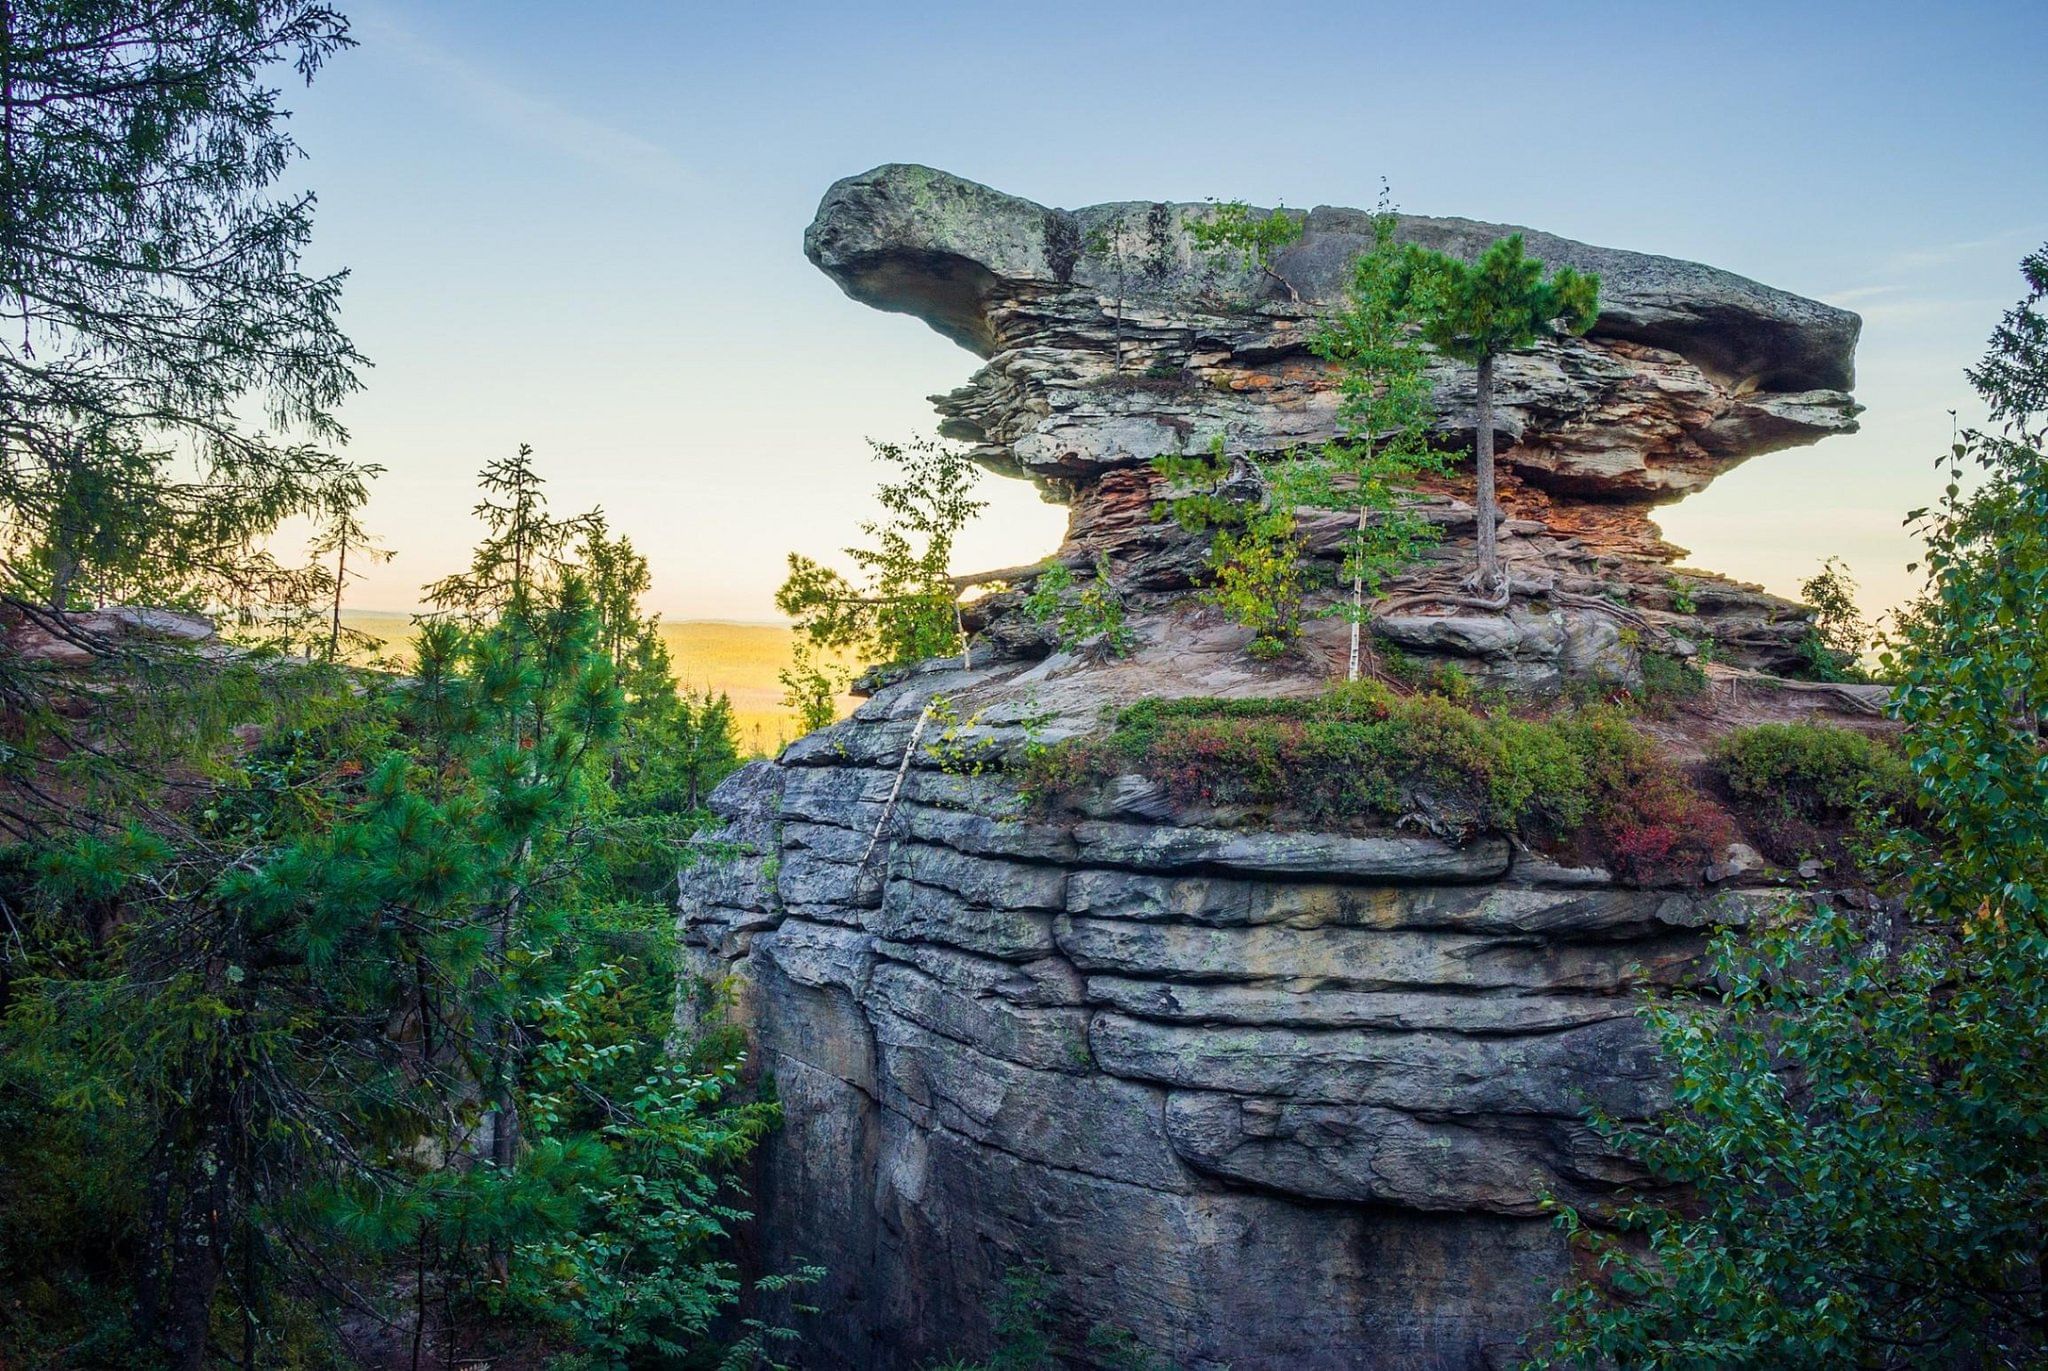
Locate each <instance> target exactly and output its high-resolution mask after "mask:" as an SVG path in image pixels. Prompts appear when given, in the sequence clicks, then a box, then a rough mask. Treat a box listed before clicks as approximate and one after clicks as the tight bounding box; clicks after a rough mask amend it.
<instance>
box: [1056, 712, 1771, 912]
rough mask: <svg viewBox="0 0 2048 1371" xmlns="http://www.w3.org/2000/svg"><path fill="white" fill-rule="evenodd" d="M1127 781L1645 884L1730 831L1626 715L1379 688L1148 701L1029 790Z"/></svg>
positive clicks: (1692, 863) (1699, 861) (1180, 798)
mask: <svg viewBox="0 0 2048 1371" xmlns="http://www.w3.org/2000/svg"><path fill="white" fill-rule="evenodd" d="M1127 772H1128V773H1133V774H1137V775H1142V776H1146V777H1148V778H1150V779H1152V780H1154V781H1156V782H1158V783H1159V784H1160V785H1162V786H1163V787H1164V788H1165V789H1166V791H1167V793H1168V795H1169V796H1171V797H1172V798H1173V800H1174V801H1175V802H1176V803H1177V804H1180V805H1182V806H1186V807H1191V808H1192V807H1230V808H1246V809H1250V810H1253V811H1255V812H1257V813H1259V814H1262V815H1264V816H1266V817H1267V818H1269V819H1270V820H1272V821H1273V822H1275V823H1283V822H1284V823H1294V822H1308V823H1315V824H1322V825H1336V826H1345V825H1363V826H1369V827H1381V826H1385V825H1388V824H1406V825H1416V826H1420V827H1423V828H1426V829H1428V830H1429V831H1431V832H1434V833H1437V834H1439V835H1441V836H1443V837H1446V838H1449V839H1452V840H1454V841H1462V840H1465V839H1468V838H1470V837H1472V836H1473V835H1475V834H1478V833H1482V832H1500V833H1510V834H1515V835H1517V836H1519V837H1522V838H1524V839H1526V840H1529V841H1533V842H1540V843H1545V844H1552V845H1557V846H1560V847H1563V848H1566V849H1569V850H1572V851H1575V852H1583V853H1584V854H1585V855H1586V856H1588V857H1591V858H1594V859H1597V860H1600V861H1603V862H1606V863H1608V864H1610V865H1611V866H1612V867H1613V868H1614V869H1615V870H1616V871H1617V872H1618V873H1619V874H1620V875H1622V876H1623V877H1625V878H1626V879H1629V880H1634V881H1640V882H1649V881H1655V880H1666V879H1687V878H1689V877H1691V876H1692V875H1693V874H1695V873H1696V872H1697V871H1698V869H1699V868H1700V866H1701V865H1703V864H1704V862H1705V861H1706V860H1708V859H1709V858H1710V857H1711V856H1712V855H1714V854H1716V853H1718V851H1719V849H1720V847H1721V846H1722V845H1724V844H1725V843H1726V842H1727V840H1728V837H1729V836H1730V832H1729V829H1728V827H1727V824H1726V821H1725V819H1722V818H1721V817H1720V816H1719V815H1718V814H1717V813H1716V812H1715V811H1714V810H1713V809H1712V808H1711V806H1709V805H1707V804H1706V803H1705V802H1704V801H1703V800H1702V799H1701V797H1699V796H1698V795H1697V794H1696V793H1695V792H1694V791H1693V790H1692V788H1691V787H1690V786H1689V785H1688V784H1687V783H1686V781H1685V778H1684V777H1683V776H1682V775H1681V774H1680V773H1679V772H1678V771H1677V770H1676V768H1674V767H1673V766H1672V765H1671V764H1670V763H1669V762H1668V761H1666V760H1665V759H1664V758H1663V757H1662V756H1661V755H1660V754H1659V753H1658V752H1657V750H1656V748H1655V746H1654V744H1652V742H1651V741H1650V740H1649V739H1648V738H1647V737H1645V736H1644V735H1643V734H1641V733H1639V732H1638V731H1637V730H1636V729H1635V728H1633V727H1632V726H1631V725H1630V724H1629V723H1628V721H1627V719H1626V718H1625V717H1624V716H1623V715H1621V714H1620V713H1619V712H1618V711H1616V710H1613V709H1611V708H1605V709H1602V708H1596V709H1588V710H1585V711H1581V712H1579V713H1577V714H1571V715H1565V716H1561V717H1559V718H1557V719H1554V720H1528V719H1521V718H1516V717H1514V716H1512V715H1508V714H1498V715H1488V714H1482V713H1477V712H1474V711H1473V710H1471V709H1469V708H1466V707H1465V706H1463V705H1461V704H1459V703H1456V702H1454V701H1453V700H1450V699H1446V698H1444V697H1443V696H1440V695H1416V696H1410V697H1402V696H1397V695H1394V694H1393V693H1392V692H1390V691H1388V690H1387V689H1386V688H1385V687H1383V686H1380V685H1378V684H1377V683H1375V682H1372V681H1360V682H1354V683H1349V684H1346V685H1344V686H1341V687H1338V688H1336V689H1333V690H1331V691H1329V692H1327V693H1326V694H1324V695H1321V696H1318V697H1316V698H1315V699H1313V700H1308V701H1301V700H1273V699H1250V700H1214V699H1183V700H1157V699H1155V700H1142V701H1140V702H1138V703H1137V704H1134V705H1131V706H1129V707H1128V708H1126V709H1124V710H1123V711H1121V712H1120V713H1119V714H1118V715H1117V718H1116V722H1115V726H1114V728H1113V729H1112V730H1111V731H1110V732H1109V733H1108V734H1107V735H1104V736H1098V737H1090V738H1081V739H1075V740H1072V741H1070V742H1067V743H1063V744H1060V745H1058V746H1055V747H1052V748H1049V749H1047V750H1046V751H1045V752H1044V753H1043V754H1042V755H1041V756H1040V757H1038V758H1037V759H1035V760H1034V761H1033V763H1032V778H1031V786H1032V789H1033V791H1034V793H1036V794H1039V795H1046V796H1049V795H1056V794H1058V793H1061V792H1063V791H1068V790H1072V789H1075V788H1078V787H1080V786H1083V785H1088V784H1095V783H1099V782H1102V781H1106V780H1108V779H1110V778H1112V777H1114V776H1117V775H1121V774H1124V773H1127Z"/></svg>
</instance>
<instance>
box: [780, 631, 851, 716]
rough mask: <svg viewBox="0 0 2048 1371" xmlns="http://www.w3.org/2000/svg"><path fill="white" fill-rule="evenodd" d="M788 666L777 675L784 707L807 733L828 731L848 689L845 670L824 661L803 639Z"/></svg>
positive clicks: (799, 641) (798, 642) (796, 645)
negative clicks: (826, 729)
mask: <svg viewBox="0 0 2048 1371" xmlns="http://www.w3.org/2000/svg"><path fill="white" fill-rule="evenodd" d="M790 652H791V658H790V663H789V665H788V666H786V667H784V668H782V670H780V671H778V672H776V673H775V678H776V679H777V680H779V681H781V682H782V703H783V706H784V707H785V708H787V709H788V710H790V712H792V713H793V714H795V715H796V717H797V722H798V723H799V724H800V725H801V726H802V727H803V731H804V732H806V733H816V732H817V731H818V730H819V729H821V728H829V727H830V726H831V724H832V721H833V720H834V719H836V718H838V717H839V696H840V695H841V694H843V693H844V692H845V690H846V686H847V674H846V670H845V668H843V667H839V666H836V665H834V664H832V663H831V662H828V661H825V660H823V659H822V658H821V657H820V656H819V654H818V653H816V652H815V651H813V650H812V648H811V645H810V644H809V643H808V642H805V641H803V640H801V639H799V640H798V641H797V643H796V644H795V646H794V647H792V648H791V649H790Z"/></svg>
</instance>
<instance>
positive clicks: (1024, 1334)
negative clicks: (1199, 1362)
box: [932, 1262, 1170, 1371]
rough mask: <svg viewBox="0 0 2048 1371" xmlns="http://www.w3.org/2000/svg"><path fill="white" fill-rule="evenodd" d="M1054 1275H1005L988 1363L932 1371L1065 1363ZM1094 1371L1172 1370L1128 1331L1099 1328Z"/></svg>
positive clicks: (1024, 1269) (1029, 1370) (1094, 1335)
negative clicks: (1056, 1332) (1057, 1331)
mask: <svg viewBox="0 0 2048 1371" xmlns="http://www.w3.org/2000/svg"><path fill="white" fill-rule="evenodd" d="M1051 1295H1052V1271H1051V1269H1050V1268H1049V1267H1047V1266H1046V1265H1045V1264H1044V1263H1043V1262H1025V1263H1021V1264H1019V1265H1017V1266H1013V1267H1011V1268H1009V1269H1008V1270H1007V1271H1005V1272H1004V1273H1003V1279H1002V1283H1001V1285H1000V1286H999V1287H998V1289H997V1291H996V1295H995V1298H994V1299H993V1300H992V1301H990V1304H989V1324H990V1331H991V1333H992V1335H993V1336H992V1338H991V1341H992V1342H993V1343H994V1345H995V1350H994V1351H993V1352H992V1353H991V1354H990V1355H989V1357H988V1359H987V1360H986V1361H980V1362H966V1361H960V1360H957V1359H956V1360H953V1361H949V1362H946V1363H944V1364H943V1365H940V1366H936V1367H933V1368H932V1371H1053V1368H1054V1367H1057V1366H1060V1365H1062V1364H1063V1363H1064V1361H1065V1359H1064V1358H1063V1357H1062V1356H1061V1355H1060V1353H1061V1348H1060V1345H1059V1342H1058V1340H1057V1339H1056V1338H1055V1337H1054V1336H1053V1328H1052V1310H1051ZM1086 1351H1087V1357H1088V1360H1089V1362H1090V1364H1091V1365H1096V1366H1102V1367H1107V1368H1110V1371H1165V1368H1166V1367H1168V1366H1169V1365H1170V1363H1169V1362H1167V1361H1166V1360H1165V1359H1164V1358H1161V1357H1158V1356H1156V1355H1155V1354H1153V1353H1152V1352H1151V1350H1150V1349H1148V1348H1147V1347H1146V1346H1145V1345H1144V1343H1142V1342H1141V1341H1139V1339H1138V1338H1137V1336H1136V1335H1135V1334H1133V1333H1131V1332H1130V1330H1128V1329H1124V1328H1115V1327H1112V1326H1110V1325H1107V1324H1096V1325H1095V1326H1094V1327H1092V1328H1090V1329H1089V1330H1088V1338H1087V1346H1086Z"/></svg>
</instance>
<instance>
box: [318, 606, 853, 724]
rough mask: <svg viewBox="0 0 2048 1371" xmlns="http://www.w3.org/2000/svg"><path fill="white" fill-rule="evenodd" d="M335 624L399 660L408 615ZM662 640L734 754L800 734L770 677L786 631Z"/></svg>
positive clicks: (700, 632) (688, 626)
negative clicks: (732, 732)
mask: <svg viewBox="0 0 2048 1371" xmlns="http://www.w3.org/2000/svg"><path fill="white" fill-rule="evenodd" d="M342 622H343V623H345V624H347V625H348V626H349V627H350V628H353V629H355V630H357V631H358V632H360V633H363V634H366V635H368V636H369V637H372V638H375V639H376V640H377V641H378V642H380V643H384V644H387V645H388V648H387V655H389V656H390V657H392V658H394V659H396V660H398V661H401V662H402V661H404V660H405V657H406V651H405V644H406V643H407V642H408V641H409V640H410V639H411V637H412V632H413V621H412V616H411V615H408V614H399V613H393V612H389V611H383V610H349V611H347V612H345V613H344V614H343V615H342ZM661 636H662V639H663V641H664V642H666V643H667V644H668V650H669V655H670V656H671V657H673V658H674V660H675V672H676V679H677V680H678V681H679V682H681V683H682V686H683V688H684V689H685V690H707V689H708V690H712V691H723V692H724V693H725V694H726V695H727V696H729V697H730V698H731V700H732V711H733V718H734V721H735V722H736V723H737V724H738V725H739V735H740V751H741V752H743V753H747V754H750V755H751V754H766V755H769V756H773V755H774V754H775V753H776V752H778V751H780V750H781V748H782V745H783V744H784V743H787V742H788V741H790V740H791V739H792V738H794V737H796V735H797V734H798V733H799V732H800V731H801V730H800V729H799V728H798V726H797V722H796V716H795V715H794V714H792V713H791V712H790V711H789V710H788V709H786V708H785V707H784V706H783V703H782V683H781V682H780V681H778V680H777V679H776V673H777V672H778V671H780V670H781V669H782V668H783V667H785V666H788V665H789V659H790V648H791V646H792V645H793V644H794V642H795V640H796V635H795V633H794V631H793V630H791V629H789V628H788V627H786V626H784V625H781V624H741V623H729V622H726V621H724V620H721V619H682V620H678V621H677V622H675V623H663V624H662V626H661ZM855 703H856V702H855V701H854V700H853V699H852V698H851V697H845V698H842V699H841V701H840V710H839V712H840V713H841V714H842V715H844V714H845V713H846V712H847V711H848V710H850V709H852V708H853V706H854V704H855Z"/></svg>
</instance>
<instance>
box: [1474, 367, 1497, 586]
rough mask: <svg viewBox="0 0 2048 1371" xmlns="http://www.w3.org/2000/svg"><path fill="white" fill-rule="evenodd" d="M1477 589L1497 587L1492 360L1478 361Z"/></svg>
mask: <svg viewBox="0 0 2048 1371" xmlns="http://www.w3.org/2000/svg"><path fill="white" fill-rule="evenodd" d="M1478 438H1479V443H1478V447H1479V471H1478V487H1479V588H1480V589H1481V590H1482V591H1485V592H1486V593H1488V594H1491V593H1492V592H1493V591H1494V589H1495V588H1496V587H1498V586H1499V585H1500V543H1499V533H1498V525H1499V523H1500V495H1499V493H1498V492H1497V491H1495V489H1494V483H1493V479H1494V478H1493V358H1491V357H1482V358H1480V359H1479V434H1478Z"/></svg>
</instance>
